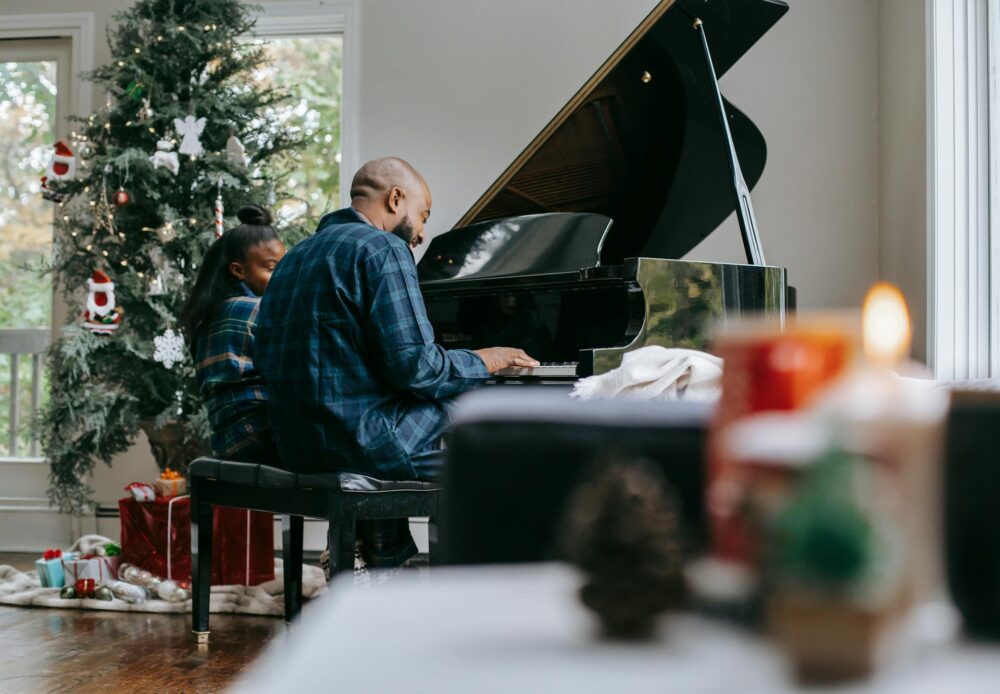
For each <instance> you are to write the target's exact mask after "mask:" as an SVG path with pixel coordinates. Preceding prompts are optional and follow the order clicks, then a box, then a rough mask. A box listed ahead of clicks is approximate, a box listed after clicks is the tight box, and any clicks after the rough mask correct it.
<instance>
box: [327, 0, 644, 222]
mask: <svg viewBox="0 0 1000 694" xmlns="http://www.w3.org/2000/svg"><path fill="white" fill-rule="evenodd" d="M655 6H656V2H655V0H615V2H608V0H504V1H503V2H496V1H495V0H473V1H464V2H455V1H454V0H421V1H420V2H408V1H407V0H363V1H362V8H363V11H362V16H361V21H362V29H361V33H362V43H361V51H362V73H361V85H362V86H361V89H362V95H361V114H362V115H361V122H362V127H363V129H362V133H361V143H360V152H361V160H362V161H365V160H367V159H371V158H373V157H378V156H383V155H387V154H393V155H397V156H401V157H403V158H404V159H407V160H408V161H410V162H411V163H412V164H413V165H414V166H416V167H417V168H418V169H420V170H421V171H422V172H423V173H424V175H425V176H426V177H427V180H428V182H429V183H430V186H431V189H432V192H433V194H434V210H433V214H432V217H431V223H430V226H429V230H428V231H429V232H431V234H430V235H433V233H434V232H438V233H439V232H441V231H446V230H448V229H449V228H451V227H452V226H453V225H454V224H455V222H456V221H458V219H459V217H460V216H461V215H462V213H464V212H465V211H466V210H467V209H468V208H469V207H470V206H471V205H472V204H473V203H474V202H475V201H476V199H477V198H478V197H479V196H480V195H481V194H482V193H483V192H484V191H485V190H486V188H488V187H489V185H490V184H491V183H492V182H493V181H494V180H495V179H496V178H497V176H499V175H500V174H501V173H502V172H503V170H504V169H506V168H507V165H508V164H510V162H511V161H513V160H514V158H515V157H516V156H517V155H518V154H519V153H520V152H521V150H522V149H524V148H525V147H526V146H527V145H528V143H529V142H530V141H531V140H532V138H534V136H535V135H537V134H538V132H539V131H540V130H541V129H542V128H543V127H544V126H545V125H546V123H548V122H549V120H551V118H552V117H553V116H554V115H555V114H556V113H557V112H558V111H559V109H560V108H562V106H563V105H564V104H565V103H566V102H567V101H569V99H570V98H571V97H572V96H573V94H574V93H576V91H577V89H579V88H580V86H582V85H583V83H584V82H586V80H587V78H589V77H590V76H591V75H592V74H593V73H594V72H595V71H596V70H597V68H598V67H600V65H601V64H602V63H603V62H604V61H605V60H606V59H607V57H608V56H609V55H610V54H611V53H612V52H613V51H614V50H615V48H617V47H618V45H619V44H620V43H621V42H622V41H623V40H624V39H625V38H626V37H627V36H628V34H629V33H630V32H631V31H632V29H634V28H635V26H636V25H637V24H638V23H639V22H640V21H641V20H642V18H643V17H645V16H646V15H647V14H648V13H649V11H650V10H652V9H653V7H655ZM344 173H345V179H346V180H350V174H349V173H347V172H344Z"/></svg>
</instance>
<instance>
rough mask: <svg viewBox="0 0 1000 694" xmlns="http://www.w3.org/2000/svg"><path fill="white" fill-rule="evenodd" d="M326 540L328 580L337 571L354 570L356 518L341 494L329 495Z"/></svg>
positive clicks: (335, 574) (333, 577) (350, 506)
mask: <svg viewBox="0 0 1000 694" xmlns="http://www.w3.org/2000/svg"><path fill="white" fill-rule="evenodd" d="M329 508H330V515H329V517H328V521H329V523H330V524H329V527H328V528H327V542H328V543H329V547H330V581H331V582H332V581H333V579H335V578H336V577H337V574H339V573H346V572H352V571H354V543H355V540H356V534H355V533H356V532H357V531H356V524H357V519H356V518H355V515H354V508H353V506H352V505H351V504H350V502H349V501H347V500H345V499H344V496H343V495H342V494H331V495H330V504H329Z"/></svg>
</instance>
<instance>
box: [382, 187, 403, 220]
mask: <svg viewBox="0 0 1000 694" xmlns="http://www.w3.org/2000/svg"><path fill="white" fill-rule="evenodd" d="M404 197H406V193H404V192H403V189H402V188H400V187H399V186H393V187H392V188H390V189H389V193H388V194H387V195H386V199H385V200H386V205H387V206H388V207H389V211H390V212H392V213H393V214H396V213H397V212H398V211H399V206H400V205H402V204H403V198H404Z"/></svg>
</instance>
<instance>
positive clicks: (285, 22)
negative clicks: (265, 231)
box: [253, 0, 358, 219]
mask: <svg viewBox="0 0 1000 694" xmlns="http://www.w3.org/2000/svg"><path fill="white" fill-rule="evenodd" d="M356 17H357V8H356V5H355V2H354V0H302V1H300V0H287V1H285V2H270V3H264V4H263V6H262V12H261V13H260V15H258V20H257V26H256V28H255V30H254V39H253V40H255V41H259V42H261V43H262V44H263V45H264V47H265V50H266V52H267V55H268V61H267V63H266V64H265V65H264V66H263V67H262V69H261V71H260V74H259V78H260V79H261V80H262V81H264V82H265V83H271V84H274V85H276V86H279V87H283V88H285V89H287V90H288V91H289V92H290V94H291V99H290V100H289V102H288V104H287V105H285V106H284V107H283V109H284V113H282V114H281V117H282V118H283V119H284V120H285V122H286V123H287V124H288V126H289V127H293V128H299V129H300V130H301V132H302V133H303V135H304V136H305V137H306V139H307V141H308V142H309V143H310V144H309V145H308V146H307V147H306V148H305V150H304V151H303V152H302V154H301V160H300V164H299V166H298V168H297V169H296V170H295V171H294V172H293V173H292V175H291V177H290V180H289V189H290V191H291V193H292V194H293V196H294V198H293V199H291V200H284V201H279V202H278V206H277V207H278V209H277V213H278V215H279V216H286V215H287V216H293V215H297V214H302V213H304V214H305V215H306V216H308V217H311V218H314V219H315V218H318V217H320V216H322V215H323V214H324V213H325V212H329V211H331V210H335V209H337V208H339V207H342V206H343V205H345V204H346V203H347V202H348V197H347V193H348V191H347V190H345V189H344V186H343V185H342V183H343V176H342V172H346V175H347V176H350V175H351V174H352V173H353V172H354V170H355V169H356V167H357V159H356V156H355V152H356V147H355V143H356V142H357V141H358V128H357V120H356V117H355V114H356V110H357V107H358V97H357V80H356V75H355V72H354V71H355V70H356V69H357V59H356V56H357V38H358V36H357V31H356Z"/></svg>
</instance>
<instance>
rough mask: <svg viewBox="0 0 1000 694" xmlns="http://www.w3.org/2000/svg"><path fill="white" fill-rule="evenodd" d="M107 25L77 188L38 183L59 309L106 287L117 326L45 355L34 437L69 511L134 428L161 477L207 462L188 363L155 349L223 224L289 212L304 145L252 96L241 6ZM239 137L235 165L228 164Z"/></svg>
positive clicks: (154, 8)
mask: <svg viewBox="0 0 1000 694" xmlns="http://www.w3.org/2000/svg"><path fill="white" fill-rule="evenodd" d="M115 22H116V24H115V27H114V29H112V30H111V32H110V34H109V42H110V44H111V53H112V60H111V62H110V63H108V64H107V65H105V66H103V67H101V68H99V69H97V70H95V71H93V72H92V73H90V74H89V75H86V77H87V78H88V79H90V80H92V81H93V82H95V83H97V84H98V85H101V86H102V87H104V88H105V89H106V91H107V103H106V105H105V107H104V108H102V109H100V110H99V111H97V112H95V113H93V114H91V115H90V116H89V117H87V118H82V119H80V122H81V126H80V129H79V131H78V132H76V133H74V137H73V138H72V140H71V143H70V149H72V150H74V151H75V152H76V153H77V154H78V155H79V157H80V160H79V162H78V166H77V167H76V172H75V174H76V175H75V177H56V180H51V179H52V177H51V176H50V177H48V179H49V180H47V181H46V184H45V185H46V190H47V192H48V194H49V197H51V199H53V200H56V201H58V202H57V204H58V210H57V215H56V217H57V232H58V243H57V248H56V253H55V255H54V258H53V261H52V270H53V272H54V274H55V276H56V277H57V279H58V281H59V285H60V286H61V287H62V288H63V289H64V291H65V292H66V294H67V297H66V298H67V300H68V301H69V303H70V304H71V305H76V306H79V305H81V303H82V300H83V297H82V296H81V295H80V294H79V290H80V288H82V287H85V286H87V281H88V279H89V278H91V276H92V275H93V274H94V273H95V272H100V273H102V274H103V276H106V277H108V279H109V282H110V283H113V286H114V288H115V297H116V301H117V303H118V305H119V306H120V307H121V316H122V317H121V320H120V321H116V326H117V328H116V329H114V330H105V331H103V333H104V334H94V333H92V332H89V331H87V330H78V329H74V327H75V326H79V324H80V323H81V313H82V311H73V312H71V320H70V327H69V328H68V329H66V330H65V331H64V334H63V336H62V337H61V338H60V339H59V340H57V341H56V343H55V344H54V345H53V346H52V348H51V351H50V355H49V362H48V366H49V380H50V384H51V391H52V392H51V397H50V400H49V403H48V406H47V407H46V408H45V410H44V412H43V413H42V417H41V420H40V427H41V438H42V442H43V445H44V449H45V453H46V456H47V457H48V459H49V461H50V462H51V466H52V470H51V478H50V481H51V487H50V495H51V497H52V500H53V501H54V502H55V503H56V504H57V505H58V506H60V507H61V508H62V509H64V510H68V511H77V510H80V509H82V508H83V507H85V506H86V505H87V504H88V502H89V496H88V495H89V490H88V489H87V488H86V484H85V482H84V480H85V479H86V476H87V475H88V473H89V472H90V471H91V470H92V468H93V466H94V464H95V462H96V461H103V462H105V463H110V460H111V458H112V456H114V455H115V454H117V453H120V452H122V451H124V450H126V449H127V448H128V447H129V445H131V443H132V442H133V441H134V440H135V437H136V434H137V433H138V431H139V429H140V428H142V429H144V430H145V431H146V433H147V434H148V435H149V436H150V439H151V441H152V443H153V447H154V451H156V452H157V453H158V455H157V457H158V459H159V462H160V464H161V465H168V464H169V465H170V466H171V467H175V468H176V467H177V466H178V464H179V463H180V467H181V469H183V467H184V466H185V465H186V463H187V461H188V460H189V459H190V457H191V456H193V455H194V454H195V453H196V452H198V451H200V450H201V449H202V445H203V444H202V442H203V441H204V440H205V439H206V438H207V434H208V426H207V417H206V413H205V408H204V405H203V403H202V400H201V398H200V396H199V393H198V389H197V387H196V383H195V379H194V369H193V365H192V364H191V360H190V358H189V357H187V356H186V354H185V356H184V359H183V360H182V361H180V362H179V363H178V362H176V360H175V359H170V360H169V364H168V363H166V361H164V360H162V359H160V360H158V359H156V358H155V357H154V355H155V354H157V349H156V347H155V345H154V340H155V339H156V338H157V337H163V336H164V335H168V333H167V331H169V330H175V329H176V328H177V315H178V313H179V310H180V307H181V306H182V305H183V303H184V301H185V300H186V299H187V292H188V289H189V287H191V286H192V284H193V280H194V277H195V275H196V273H197V270H198V265H199V263H200V262H201V258H202V256H203V254H204V252H205V250H206V249H207V248H208V246H209V245H210V244H211V243H212V241H213V240H214V239H215V230H216V223H217V221H218V222H219V223H221V222H222V221H223V209H225V210H236V209H237V208H239V207H240V206H241V205H243V204H245V203H248V202H255V203H258V204H265V205H267V204H273V203H274V202H275V200H276V199H277V200H280V199H282V193H281V192H280V191H277V190H276V189H277V188H278V184H279V182H280V181H281V180H282V177H283V176H284V173H283V171H282V169H283V168H287V166H286V164H287V162H288V159H287V155H289V154H291V153H293V152H294V151H295V150H296V149H298V148H299V146H300V144H301V142H300V140H299V139H298V137H299V136H298V134H297V133H296V132H295V131H294V129H290V128H286V127H283V125H282V123H281V122H280V119H279V115H280V111H279V109H276V108H275V107H276V106H277V105H278V104H279V102H280V101H281V99H282V98H283V97H284V94H282V93H280V92H278V91H275V90H273V89H270V88H264V87H260V86H258V85H257V84H256V83H255V82H254V71H255V69H256V68H257V67H258V66H259V65H260V63H261V62H262V60H263V52H262V49H261V48H260V46H258V45H254V44H252V43H249V42H246V41H243V40H241V37H243V36H246V35H247V34H248V33H249V32H250V30H251V29H252V27H253V23H254V19H253V16H252V14H251V10H250V8H248V7H247V6H245V5H243V4H241V3H240V2H238V1H237V0H183V1H181V0H139V2H137V3H136V4H135V5H134V6H133V7H132V8H131V9H129V10H127V11H125V12H122V13H119V14H117V15H116V16H115ZM234 138H235V139H236V140H238V142H239V143H240V144H241V145H243V147H244V149H245V153H244V154H243V156H241V157H233V156H232V155H231V154H230V151H232V150H233V149H234V146H233V144H232V140H233V139H234ZM227 143H228V151H227ZM217 218H218V220H217ZM168 337H169V335H168ZM168 351H169V352H170V353H171V354H173V355H174V356H176V350H168ZM185 352H186V351H185ZM159 353H160V354H162V353H165V352H164V349H163V346H162V344H161V349H160V350H159Z"/></svg>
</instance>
